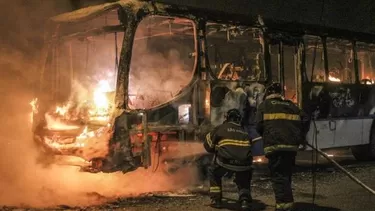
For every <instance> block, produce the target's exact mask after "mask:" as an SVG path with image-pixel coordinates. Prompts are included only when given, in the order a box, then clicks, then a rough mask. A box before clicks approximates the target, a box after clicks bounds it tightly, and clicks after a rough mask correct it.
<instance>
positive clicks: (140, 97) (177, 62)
mask: <svg viewBox="0 0 375 211" xmlns="http://www.w3.org/2000/svg"><path fill="white" fill-rule="evenodd" d="M195 64H196V44H195V25H194V23H193V22H192V21H191V20H189V19H186V18H174V17H163V16H147V17H146V18H144V19H143V20H141V22H140V23H139V25H138V27H137V30H136V33H135V38H134V44H133V49H132V57H131V63H130V73H129V104H128V106H129V107H130V108H133V109H147V108H152V107H156V106H158V105H161V104H163V103H166V102H168V101H170V100H171V99H173V98H174V97H176V96H177V95H178V94H179V93H180V92H181V90H182V89H183V88H184V87H186V86H187V85H188V84H189V83H190V81H191V80H192V77H193V74H194V69H195Z"/></svg>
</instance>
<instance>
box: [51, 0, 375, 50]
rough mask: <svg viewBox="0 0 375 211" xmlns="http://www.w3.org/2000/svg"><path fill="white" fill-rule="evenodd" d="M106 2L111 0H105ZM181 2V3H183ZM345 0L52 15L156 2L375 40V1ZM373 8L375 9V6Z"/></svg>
mask: <svg viewBox="0 0 375 211" xmlns="http://www.w3.org/2000/svg"><path fill="white" fill-rule="evenodd" d="M103 2H108V1H105V0H103ZM181 2H182V3H181ZM366 2H367V1H358V0H346V1H345V2H342V3H340V4H336V3H335V1H316V0H304V1H301V0H286V1H275V0H262V1H259V0H236V1H231V0H204V1H196V0H184V1H176V0H152V1H142V0H119V1H116V2H112V3H103V4H99V5H95V6H90V7H86V8H82V9H79V10H76V11H73V12H70V13H64V14H61V15H58V16H55V17H53V18H52V21H54V22H60V23H61V22H79V21H85V20H88V19H91V18H94V17H96V16H98V15H100V14H102V13H104V12H106V11H109V10H113V9H115V8H118V7H128V8H131V9H134V11H136V9H139V8H142V7H145V6H146V5H148V4H153V3H157V4H159V5H161V7H155V8H159V9H160V8H163V9H165V10H166V11H167V12H173V13H191V14H194V15H197V16H201V17H206V18H208V19H209V20H216V21H219V20H222V21H226V20H229V21H232V22H237V23H242V24H255V23H256V22H257V16H258V15H260V16H261V17H262V18H263V20H264V22H265V25H266V27H268V28H269V29H271V30H272V29H274V30H281V31H288V32H291V33H303V34H304V33H307V34H313V35H329V36H334V37H338V38H340V37H341V38H347V39H355V40H362V41H366V42H374V43H375V18H372V17H375V4H368V3H366ZM373 8H374V9H373Z"/></svg>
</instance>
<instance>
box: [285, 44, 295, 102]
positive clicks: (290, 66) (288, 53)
mask: <svg viewBox="0 0 375 211" xmlns="http://www.w3.org/2000/svg"><path fill="white" fill-rule="evenodd" d="M283 51H284V80H285V85H284V88H285V98H287V99H289V100H291V101H293V102H295V103H296V102H297V90H296V66H295V61H294V56H295V52H296V49H295V46H287V45H284V46H283Z"/></svg>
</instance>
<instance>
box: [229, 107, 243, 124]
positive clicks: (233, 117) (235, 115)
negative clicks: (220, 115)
mask: <svg viewBox="0 0 375 211" xmlns="http://www.w3.org/2000/svg"><path fill="white" fill-rule="evenodd" d="M225 119H226V121H227V122H235V123H241V121H242V115H241V112H240V111H239V110H238V109H235V108H233V109H230V110H229V111H228V112H227V113H226V115H225Z"/></svg>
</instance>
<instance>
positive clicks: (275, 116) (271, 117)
mask: <svg viewBox="0 0 375 211" xmlns="http://www.w3.org/2000/svg"><path fill="white" fill-rule="evenodd" d="M276 119H277V120H281V119H283V120H294V121H297V120H301V117H300V116H299V115H297V114H286V113H271V114H263V120H276Z"/></svg>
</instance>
